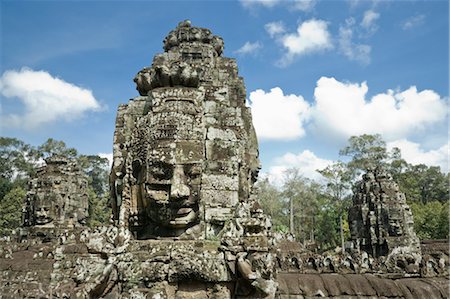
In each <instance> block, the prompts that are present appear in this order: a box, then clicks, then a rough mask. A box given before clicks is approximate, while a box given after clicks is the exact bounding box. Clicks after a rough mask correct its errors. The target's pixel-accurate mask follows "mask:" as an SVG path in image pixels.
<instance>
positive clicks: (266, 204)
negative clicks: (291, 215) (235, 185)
mask: <svg viewBox="0 0 450 299" xmlns="http://www.w3.org/2000/svg"><path fill="white" fill-rule="evenodd" d="M256 189H257V190H258V201H259V203H260V204H261V207H262V208H263V211H264V212H265V213H266V214H267V215H269V216H270V217H271V218H272V224H273V229H274V230H275V231H279V232H288V231H289V228H288V227H289V220H288V216H287V214H288V205H287V202H286V200H285V199H284V198H283V197H282V196H281V192H280V191H279V190H278V189H277V188H276V187H275V186H274V185H272V184H271V183H270V182H269V179H268V178H265V179H262V180H259V181H258V182H257V183H256Z"/></svg>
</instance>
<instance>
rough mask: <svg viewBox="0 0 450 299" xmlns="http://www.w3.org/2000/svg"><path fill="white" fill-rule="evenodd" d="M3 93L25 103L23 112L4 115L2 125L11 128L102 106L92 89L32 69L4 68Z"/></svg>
mask: <svg viewBox="0 0 450 299" xmlns="http://www.w3.org/2000/svg"><path fill="white" fill-rule="evenodd" d="M0 93H1V95H2V96H3V97H5V98H10V100H15V99H17V100H19V101H20V102H22V103H23V105H24V106H25V111H24V113H23V114H20V115H19V114H7V115H2V122H3V124H4V125H6V126H12V127H23V128H26V129H31V128H36V127H39V126H42V125H44V124H48V123H52V122H55V121H58V120H68V121H70V120H74V119H77V118H79V117H81V116H83V114H84V113H85V112H87V111H98V110H99V109H100V104H99V103H98V102H97V100H96V99H95V98H94V96H93V95H92V91H90V90H88V89H84V88H81V87H78V86H76V85H73V84H71V83H68V82H65V81H63V80H61V79H59V78H56V77H52V76H51V75H50V74H49V73H47V72H45V71H34V70H32V69H29V68H22V69H21V70H20V71H16V70H8V71H5V72H4V73H3V75H2V77H1V78H0Z"/></svg>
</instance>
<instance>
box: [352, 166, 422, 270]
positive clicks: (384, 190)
mask: <svg viewBox="0 0 450 299" xmlns="http://www.w3.org/2000/svg"><path fill="white" fill-rule="evenodd" d="M355 189H356V193H355V194H354V196H353V206H352V207H351V208H350V211H349V223H350V231H351V237H352V240H353V242H354V244H355V247H356V248H357V249H360V250H363V251H366V252H368V253H370V254H371V255H372V256H373V257H381V256H386V257H391V256H392V255H402V256H405V255H408V256H409V258H410V260H412V261H418V260H419V259H420V255H421V252H420V241H419V238H417V236H416V233H415V232H414V226H413V225H414V221H413V217H412V213H411V210H410V208H409V206H408V205H407V204H406V197H405V195H404V194H403V193H401V192H400V189H399V187H398V185H397V184H396V183H395V182H394V181H393V180H392V177H391V176H390V174H388V173H387V172H386V171H385V170H383V169H382V168H380V167H378V168H376V169H374V170H369V171H368V172H367V173H366V174H364V175H363V179H362V180H361V181H360V182H358V183H357V185H356V187H355Z"/></svg>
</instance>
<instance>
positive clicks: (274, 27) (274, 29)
mask: <svg viewBox="0 0 450 299" xmlns="http://www.w3.org/2000/svg"><path fill="white" fill-rule="evenodd" d="M264 28H265V29H266V31H267V33H268V34H269V35H270V37H272V38H274V37H276V36H279V35H280V34H283V33H284V32H285V31H286V29H284V24H283V22H282V21H278V22H271V23H267V24H266V25H264Z"/></svg>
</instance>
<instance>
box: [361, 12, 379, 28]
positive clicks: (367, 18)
mask: <svg viewBox="0 0 450 299" xmlns="http://www.w3.org/2000/svg"><path fill="white" fill-rule="evenodd" d="M379 17H380V14H379V13H377V12H375V11H373V10H371V9H369V10H367V11H366V12H364V17H363V20H362V21H361V26H363V27H364V28H370V27H372V26H373V25H375V21H376V20H377V19H378V18H379Z"/></svg>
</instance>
